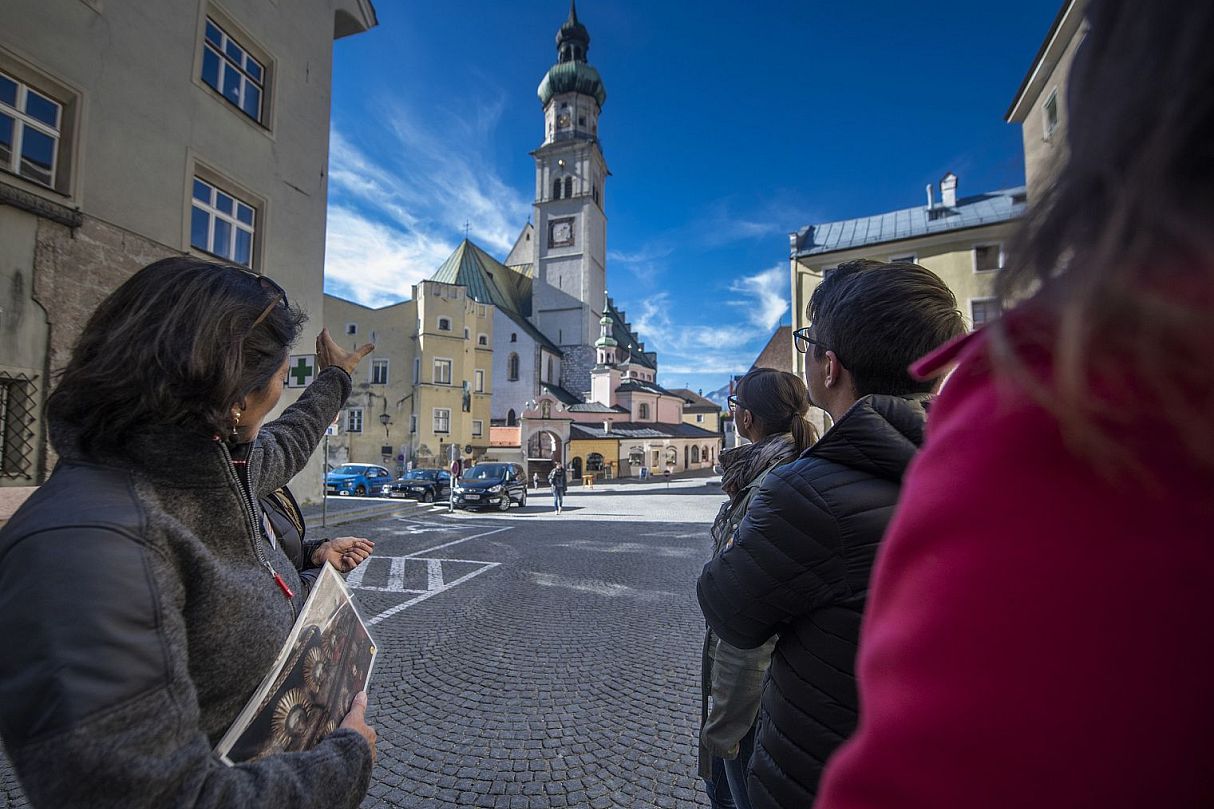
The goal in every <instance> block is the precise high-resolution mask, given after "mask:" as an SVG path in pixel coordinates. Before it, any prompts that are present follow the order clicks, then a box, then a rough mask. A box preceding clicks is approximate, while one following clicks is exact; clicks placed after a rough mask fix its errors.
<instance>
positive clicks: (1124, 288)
mask: <svg viewBox="0 0 1214 809" xmlns="http://www.w3.org/2000/svg"><path fill="white" fill-rule="evenodd" d="M1087 17H1088V21H1089V23H1090V26H1091V27H1090V30H1089V31H1088V33H1087V35H1086V37H1085V39H1084V41H1083V43H1082V44H1081V46H1080V48H1079V52H1078V54H1077V55H1076V58H1075V62H1074V66H1073V69H1072V73H1071V79H1070V87H1069V91H1068V98H1067V113H1068V121H1067V127H1068V129H1067V145H1068V147H1069V150H1068V151H1069V156H1068V158H1067V162H1066V164H1065V166H1063V167H1062V169H1061V171H1060V173H1059V174H1058V176H1057V178H1056V180H1055V183H1054V185H1053V187H1052V188H1051V189H1050V190H1049V191H1048V192H1047V193H1046V194H1045V195H1044V196H1043V197H1042V198H1041V199H1039V200H1034V201H1033V205H1034V209H1033V211H1032V212H1031V214H1030V216H1029V218H1028V220H1027V222H1026V226H1025V227H1024V228H1023V230H1022V232H1021V234H1020V237H1019V239H1018V241H1017V243H1016V244H1015V245H1014V249H1013V251H1012V260H1011V264H1010V267H1009V269H1008V270H1007V271H1005V273H1004V274H1003V276H1002V277H1001V279H1000V290H999V291H1000V294H1001V297H1002V298H1003V299H1004V300H1005V301H1008V302H1015V301H1017V300H1023V299H1025V298H1026V297H1030V296H1031V301H1029V303H1028V305H1027V307H1026V309H1027V310H1028V311H1030V312H1033V311H1035V312H1037V313H1038V315H1042V314H1043V315H1044V316H1045V317H1046V319H1047V321H1048V322H1049V323H1050V324H1051V326H1052V330H1051V331H1050V337H1049V340H1050V345H1048V346H1046V347H1045V348H1046V349H1047V350H1048V351H1049V352H1050V354H1052V356H1053V359H1054V371H1053V377H1052V378H1051V379H1049V380H1034V379H1032V377H1031V375H1030V374H1028V373H1027V371H1026V370H1025V369H1026V363H1025V362H1024V358H1023V355H1024V348H1023V346H1022V345H1021V344H1019V343H1017V344H1014V338H1013V336H1012V335H1011V334H1010V332H1009V330H1008V329H1005V328H1002V327H1000V326H999V325H998V324H996V326H995V328H994V329H993V333H992V339H993V340H994V348H995V356H996V359H997V361H998V363H999V366H1000V368H1001V370H1002V371H1003V372H1005V373H1011V374H1014V375H1015V376H1016V378H1017V379H1018V380H1020V381H1022V382H1026V383H1027V384H1028V385H1029V387H1030V390H1032V391H1033V392H1034V393H1035V395H1036V396H1037V398H1038V399H1039V400H1040V401H1041V402H1042V404H1043V405H1044V406H1046V407H1047V408H1049V409H1050V410H1051V411H1052V412H1053V413H1054V414H1055V415H1056V417H1057V418H1058V419H1059V422H1060V423H1061V425H1062V427H1063V429H1064V431H1065V433H1066V435H1067V437H1068V440H1070V441H1071V443H1072V444H1073V445H1075V446H1077V447H1078V448H1079V449H1080V450H1081V451H1083V452H1084V453H1085V454H1087V455H1089V456H1090V457H1093V458H1094V459H1095V458H1099V457H1100V456H1106V457H1107V458H1108V459H1112V457H1113V456H1118V455H1123V456H1124V455H1127V454H1129V452H1128V450H1127V447H1126V436H1127V435H1132V434H1133V433H1134V432H1135V430H1136V429H1137V427H1138V426H1140V424H1141V420H1140V419H1141V415H1142V414H1143V413H1144V412H1145V413H1149V414H1150V415H1151V418H1152V421H1153V423H1154V424H1156V426H1157V427H1159V426H1162V427H1163V428H1164V429H1166V430H1168V431H1174V435H1175V437H1177V438H1178V439H1179V443H1181V444H1183V445H1184V446H1185V447H1187V451H1188V452H1189V453H1191V455H1192V456H1193V457H1194V458H1195V459H1196V460H1197V461H1198V462H1200V463H1201V464H1203V465H1208V466H1211V467H1214V418H1211V414H1212V413H1214V374H1212V373H1211V370H1210V368H1211V366H1210V353H1209V352H1210V350H1211V348H1214V340H1212V339H1211V336H1210V330H1211V314H1212V313H1214V228H1212V226H1211V223H1212V222H1214V135H1212V134H1211V133H1214V92H1211V88H1212V87H1214V47H1211V44H1210V43H1211V42H1212V41H1214V3H1210V2H1198V3H1177V2H1159V3H1139V2H1134V1H1133V0H1093V2H1091V4H1090V5H1089V6H1088V10H1087ZM1129 388H1132V391H1131V390H1129ZM1110 389H1114V390H1116V389H1120V390H1123V391H1125V393H1124V395H1121V398H1122V399H1127V400H1129V401H1130V403H1132V404H1133V405H1135V407H1134V408H1132V409H1133V411H1134V413H1135V414H1136V415H1134V414H1127V412H1126V411H1127V410H1129V408H1124V407H1120V406H1119V405H1123V404H1125V403H1124V402H1110V401H1109V398H1108V396H1107V395H1105V396H1100V395H1097V396H1094V395H1092V394H1093V392H1094V391H1095V390H1100V391H1102V392H1104V393H1106V394H1107V392H1108V390H1110ZM1134 418H1138V419H1139V422H1138V424H1137V425H1136V424H1134V423H1132V422H1131V421H1130V419H1134Z"/></svg>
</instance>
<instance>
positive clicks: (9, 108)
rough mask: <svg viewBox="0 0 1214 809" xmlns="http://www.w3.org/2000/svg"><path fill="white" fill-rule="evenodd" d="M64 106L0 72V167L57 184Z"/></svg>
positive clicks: (52, 185)
mask: <svg viewBox="0 0 1214 809" xmlns="http://www.w3.org/2000/svg"><path fill="white" fill-rule="evenodd" d="M62 125H63V105H62V104H60V103H59V102H58V101H55V100H54V99H52V98H50V97H49V96H46V95H43V94H42V93H40V92H38V91H37V90H35V89H34V88H32V87H30V86H29V85H27V84H24V83H23V82H19V81H17V80H16V79H14V78H12V77H10V76H8V75H6V74H4V73H0V168H3V169H4V170H5V171H11V172H12V173H13V174H18V175H20V176H22V177H24V178H26V179H27V180H32V181H34V182H36V183H39V184H40V185H45V186H47V187H48V188H55V187H56V174H57V172H58V162H59V161H58V157H59V140H60V133H61V131H62Z"/></svg>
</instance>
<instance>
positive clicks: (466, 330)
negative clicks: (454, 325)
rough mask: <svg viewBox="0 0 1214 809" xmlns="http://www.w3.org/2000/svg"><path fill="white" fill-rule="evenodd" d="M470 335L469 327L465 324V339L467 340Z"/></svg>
mask: <svg viewBox="0 0 1214 809" xmlns="http://www.w3.org/2000/svg"><path fill="white" fill-rule="evenodd" d="M468 336H469V335H468V327H467V326H464V339H465V340H467V339H468Z"/></svg>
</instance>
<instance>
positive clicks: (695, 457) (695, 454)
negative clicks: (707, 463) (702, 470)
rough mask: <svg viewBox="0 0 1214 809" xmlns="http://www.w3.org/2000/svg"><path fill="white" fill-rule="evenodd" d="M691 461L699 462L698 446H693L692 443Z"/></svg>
mask: <svg viewBox="0 0 1214 809" xmlns="http://www.w3.org/2000/svg"><path fill="white" fill-rule="evenodd" d="M691 462H692V463H699V462H700V448H699V447H697V446H694V445H693V446H692V448H691Z"/></svg>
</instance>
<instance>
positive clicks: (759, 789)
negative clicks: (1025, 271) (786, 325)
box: [697, 261, 965, 809]
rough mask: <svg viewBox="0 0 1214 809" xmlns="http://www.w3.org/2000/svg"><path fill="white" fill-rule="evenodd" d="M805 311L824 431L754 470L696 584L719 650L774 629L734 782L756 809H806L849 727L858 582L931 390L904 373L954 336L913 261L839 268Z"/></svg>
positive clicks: (806, 348) (919, 433) (860, 593)
mask: <svg viewBox="0 0 1214 809" xmlns="http://www.w3.org/2000/svg"><path fill="white" fill-rule="evenodd" d="M807 315H808V316H809V318H810V322H811V325H810V326H809V327H807V328H804V329H798V330H797V331H796V332H794V337H795V340H796V346H797V348H798V349H799V350H800V351H802V352H804V353H805V355H806V357H805V381H806V384H807V386H808V387H809V397H810V401H811V402H813V404H815V405H817V406H818V407H820V408H822V409H823V410H825V411H826V412H827V413H829V414H830V417H831V420H832V422H833V426H832V427H831V428H830V430H828V431H827V432H826V434H825V435H823V436H822V438H821V439H820V440H819V441H818V442H817V443H816V444H815V445H813V446H812V447H810V448H809V449H808V450H806V451H805V453H804V454H803V455H802V456H801V457H800V458H798V459H797V460H795V461H793V462H792V463H789V464H785V465H784V466H780V467H777V468H776V469H775V470H774V471H773V472H771V474H769V475H768V476H767V478H766V480H765V481H764V483H763V486H762V488H761V489H760V491H759V493H758V494H757V495H756V496H755V498H754V501H753V502H752V503H751V506H750V511H749V512H748V514H747V516H746V518H745V519H744V520H743V521H742V524H741V525H740V526H739V528H738V530H737V533H736V534H735V536H734V543H733V546H732V547H731V548H729V549H728V550H726V551H725V552H724V553H722V554H720V555H719V556H717V557H715V558H714V559H713V560H712V561H711V562H709V563H708V564H707V565H706V566H705V567H704V572H703V573H702V574H701V575H700V581H699V585H698V588H697V591H698V595H699V599H700V606H701V608H702V609H703V611H704V616H705V617H706V618H707V619H708V623H709V625H710V626H711V627H712V629H713V631H714V632H716V633H717V634H718V635H719V636H720V637H721V638H722V639H723V640H724V641H725V642H727V643H730V644H733V645H735V646H738V647H741V648H754V647H757V646H760V645H762V644H763V643H764V642H766V641H767V640H768V639H769V638H771V637H773V636H776V635H778V636H779V640H778V642H777V643H776V647H775V652H774V654H773V656H772V664H771V668H770V670H769V672H768V676H767V680H766V682H765V683H764V688H763V702H762V709H761V711H760V717H759V733H758V738H757V739H756V743H755V751H754V755H753V756H752V758H751V761H750V771H749V777H748V780H747V791H748V792H749V795H750V802H751V806H752V807H754V809H773V808H774V807H784V808H785V809H791V807H805V806H809V805H811V804H812V803H813V799H814V796H815V795H816V794H817V789H818V779H819V777H820V776H821V773H822V768H823V766H824V765H825V763H826V760H827V758H828V757H829V756H830V754H831V753H832V752H833V751H834V750H835V749H836V748H837V747H838V746H839V745H840V744H842V743H843V741H844V740H845V739H846V738H847V737H848V736H849V735H850V734H851V733H852V731H853V730H855V727H856V719H857V698H856V682H855V673H854V666H855V657H856V647H857V644H858V642H859V636H860V619H861V616H862V614H863V611H864V604H865V600H866V598H867V594H868V582H869V576H870V574H871V572H872V566H873V560H874V558H875V556H876V552H877V545H878V542H879V541H880V539H881V535H882V534H883V533H884V531H885V527H886V525H887V524H888V522H889V519H890V516H891V515H892V514H893V510H894V505H895V504H896V503H897V500H898V493H899V490H900V488H901V484H902V474H903V472H904V471H905V469H906V466H907V464H908V463H910V460H911V458H912V457H913V456H914V454H915V452H916V451H917V450H918V448H919V446H920V444H921V443H922V440H923V423H924V401H925V400H926V399H927V398H928V397H929V396H930V395H931V393H932V389H933V383H931V382H920V381H917V380H915V379H913V378H912V377H911V376H910V373H909V371H908V370H907V368H908V367H909V366H910V364H911V363H912V362H914V361H915V360H916V359H918V358H919V357H921V356H923V355H925V354H927V353H929V352H931V351H932V350H934V349H936V348H938V347H939V346H940V345H942V344H944V343H945V342H947V341H949V340H951V339H952V338H954V337H956V336H958V335H960V334H962V333H963V332H964V331H965V324H964V321H963V320H962V317H961V313H960V312H959V311H958V310H957V301H956V298H955V297H954V296H953V293H952V292H951V291H950V290H949V288H948V287H947V286H946V285H945V284H944V282H943V281H941V280H940V278H939V277H938V276H936V275H935V274H934V273H932V272H931V271H929V270H926V269H924V268H923V267H920V266H918V265H916V264H883V263H881V262H877V261H855V262H851V263H848V264H844V265H841V266H840V267H839V268H838V269H837V270H835V271H834V272H832V273H830V274H829V275H828V276H827V277H826V278H824V279H823V281H822V283H821V284H820V285H819V286H818V288H817V289H815V290H814V293H813V296H812V297H811V299H810V303H809V310H808V312H807Z"/></svg>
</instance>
